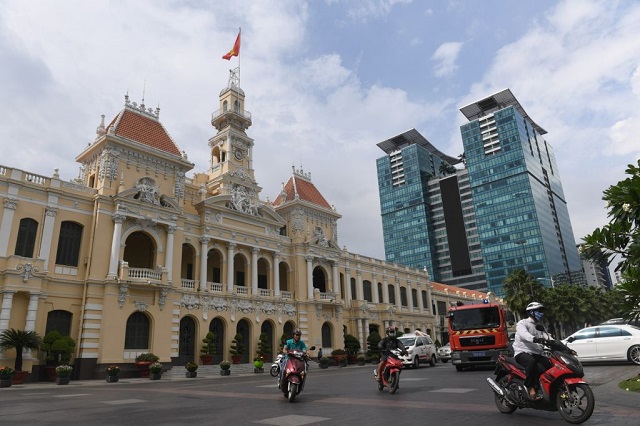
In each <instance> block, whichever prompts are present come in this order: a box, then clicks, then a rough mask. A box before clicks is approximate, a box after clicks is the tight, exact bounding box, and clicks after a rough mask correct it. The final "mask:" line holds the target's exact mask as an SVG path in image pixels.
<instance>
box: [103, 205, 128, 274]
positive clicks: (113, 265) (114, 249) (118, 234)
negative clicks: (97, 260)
mask: <svg viewBox="0 0 640 426" xmlns="http://www.w3.org/2000/svg"><path fill="white" fill-rule="evenodd" d="M124 220H125V216H124V215H122V214H120V213H114V215H113V222H114V225H113V236H112V237H111V257H110V258H109V275H107V278H117V277H118V260H119V259H120V243H121V239H122V223H123V222H124Z"/></svg>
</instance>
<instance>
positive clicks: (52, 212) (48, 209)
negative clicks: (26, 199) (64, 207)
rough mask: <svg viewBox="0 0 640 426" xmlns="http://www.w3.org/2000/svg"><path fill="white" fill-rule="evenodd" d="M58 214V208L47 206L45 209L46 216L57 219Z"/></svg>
mask: <svg viewBox="0 0 640 426" xmlns="http://www.w3.org/2000/svg"><path fill="white" fill-rule="evenodd" d="M57 214H58V208H57V207H51V206H47V207H45V208H44V215H45V216H49V217H56V215H57Z"/></svg>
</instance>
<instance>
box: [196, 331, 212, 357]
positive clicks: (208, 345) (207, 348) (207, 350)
mask: <svg viewBox="0 0 640 426" xmlns="http://www.w3.org/2000/svg"><path fill="white" fill-rule="evenodd" d="M200 353H201V354H202V355H215V354H216V335H215V333H214V332H213V331H210V332H208V333H207V335H206V336H205V337H204V339H202V347H201V348H200Z"/></svg>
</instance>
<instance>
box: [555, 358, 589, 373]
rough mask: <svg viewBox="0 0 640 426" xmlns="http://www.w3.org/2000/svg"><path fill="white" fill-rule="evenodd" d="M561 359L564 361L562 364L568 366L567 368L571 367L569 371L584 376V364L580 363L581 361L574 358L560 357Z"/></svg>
mask: <svg viewBox="0 0 640 426" xmlns="http://www.w3.org/2000/svg"><path fill="white" fill-rule="evenodd" d="M560 359H562V362H564V363H565V364H567V367H569V369H570V370H571V371H573V372H574V373H577V374H578V375H583V374H584V370H583V368H582V363H581V362H580V360H578V358H576V357H573V356H567V355H560Z"/></svg>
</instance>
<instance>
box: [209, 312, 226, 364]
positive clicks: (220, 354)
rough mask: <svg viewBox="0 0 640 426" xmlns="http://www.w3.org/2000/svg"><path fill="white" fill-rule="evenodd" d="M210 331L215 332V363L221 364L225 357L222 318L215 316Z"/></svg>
mask: <svg viewBox="0 0 640 426" xmlns="http://www.w3.org/2000/svg"><path fill="white" fill-rule="evenodd" d="M209 331H210V332H212V333H213V335H214V338H215V341H214V342H213V345H214V346H215V348H216V353H215V354H213V363H214V364H220V362H222V360H223V359H224V323H223V322H222V320H221V319H220V318H214V319H213V320H212V321H211V324H209Z"/></svg>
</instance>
